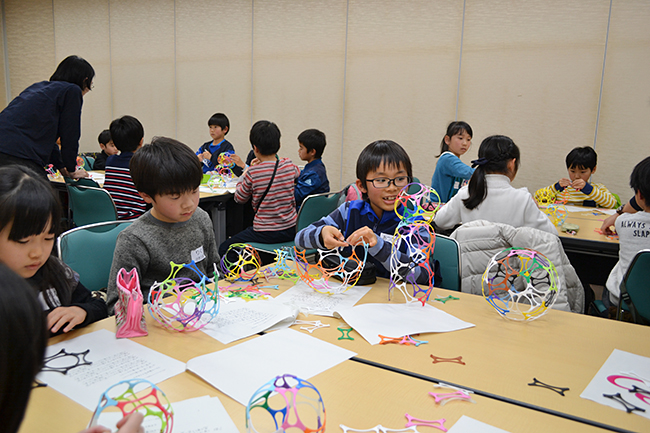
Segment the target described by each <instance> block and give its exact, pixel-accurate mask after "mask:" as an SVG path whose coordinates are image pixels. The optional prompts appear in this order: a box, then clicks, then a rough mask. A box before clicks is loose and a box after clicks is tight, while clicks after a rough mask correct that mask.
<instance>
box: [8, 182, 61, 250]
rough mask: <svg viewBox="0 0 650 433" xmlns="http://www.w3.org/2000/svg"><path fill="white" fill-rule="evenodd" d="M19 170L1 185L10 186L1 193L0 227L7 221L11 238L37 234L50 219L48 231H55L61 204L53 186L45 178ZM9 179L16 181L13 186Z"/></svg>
mask: <svg viewBox="0 0 650 433" xmlns="http://www.w3.org/2000/svg"><path fill="white" fill-rule="evenodd" d="M19 174H20V175H19V176H18V177H14V179H10V184H9V185H5V188H7V187H8V188H7V189H10V190H9V191H7V192H6V193H5V194H2V200H1V201H0V208H2V212H0V229H4V228H5V227H7V226H8V225H9V224H11V231H10V232H9V236H8V238H9V239H10V240H12V241H19V240H21V239H24V238H26V237H28V236H32V235H38V234H41V233H43V231H44V230H45V229H46V228H47V226H48V224H50V223H51V225H50V233H53V234H57V231H58V225H59V220H60V219H61V207H60V205H59V200H58V198H57V196H56V195H55V193H54V190H52V187H51V186H50V185H48V184H47V183H46V182H45V180H41V179H40V178H35V177H31V176H30V175H28V174H26V173H25V172H19ZM3 180H4V179H3ZM11 180H15V181H16V182H15V183H14V185H15V186H14V187H13V188H12V187H11V186H12V185H11ZM5 188H3V189H5Z"/></svg>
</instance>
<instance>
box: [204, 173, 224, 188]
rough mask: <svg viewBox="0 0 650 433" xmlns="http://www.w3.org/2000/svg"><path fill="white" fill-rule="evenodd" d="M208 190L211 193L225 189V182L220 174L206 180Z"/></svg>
mask: <svg viewBox="0 0 650 433" xmlns="http://www.w3.org/2000/svg"><path fill="white" fill-rule="evenodd" d="M208 188H210V189H211V190H212V191H214V190H217V189H224V188H226V180H225V179H224V178H223V176H221V175H220V174H217V173H215V174H213V175H212V176H210V179H208Z"/></svg>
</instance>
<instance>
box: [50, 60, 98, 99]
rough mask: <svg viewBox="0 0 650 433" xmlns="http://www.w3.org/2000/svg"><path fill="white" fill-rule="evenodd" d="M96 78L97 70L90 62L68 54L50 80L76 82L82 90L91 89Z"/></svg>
mask: <svg viewBox="0 0 650 433" xmlns="http://www.w3.org/2000/svg"><path fill="white" fill-rule="evenodd" d="M93 78H95V70H94V69H93V67H92V66H90V63H88V62H87V61H86V60H84V59H82V58H81V57H79V56H68V57H66V58H65V59H63V60H62V61H61V63H59V66H57V67H56V71H54V73H53V74H52V76H51V77H50V81H65V82H67V83H72V84H76V85H77V86H79V87H80V88H81V90H82V91H83V90H86V89H88V90H90V88H91V87H92V84H93Z"/></svg>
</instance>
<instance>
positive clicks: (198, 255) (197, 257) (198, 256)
mask: <svg viewBox="0 0 650 433" xmlns="http://www.w3.org/2000/svg"><path fill="white" fill-rule="evenodd" d="M191 256H192V260H194V261H195V262H196V263H198V262H200V261H201V260H203V259H205V253H204V252H203V246H200V247H198V248H197V249H195V250H194V251H192V252H191Z"/></svg>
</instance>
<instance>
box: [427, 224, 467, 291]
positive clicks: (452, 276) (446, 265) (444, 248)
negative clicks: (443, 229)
mask: <svg viewBox="0 0 650 433" xmlns="http://www.w3.org/2000/svg"><path fill="white" fill-rule="evenodd" d="M433 258H434V259H436V260H438V261H439V262H440V273H441V274H442V288H443V289H449V290H455V291H457V292H460V284H461V265H460V245H459V244H458V242H457V241H456V240H455V239H452V238H448V237H447V236H443V235H438V234H437V235H436V243H435V248H434V250H433Z"/></svg>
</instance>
